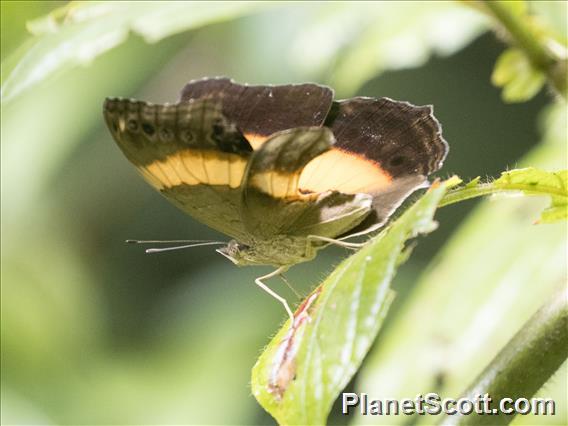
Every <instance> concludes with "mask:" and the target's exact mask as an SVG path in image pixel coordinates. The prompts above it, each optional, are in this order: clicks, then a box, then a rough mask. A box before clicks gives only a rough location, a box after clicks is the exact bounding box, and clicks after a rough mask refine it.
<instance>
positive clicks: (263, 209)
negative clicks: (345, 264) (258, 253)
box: [243, 127, 371, 238]
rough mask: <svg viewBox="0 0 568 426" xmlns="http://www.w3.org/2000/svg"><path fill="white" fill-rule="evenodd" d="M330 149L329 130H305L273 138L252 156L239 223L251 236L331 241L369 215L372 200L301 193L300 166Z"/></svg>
mask: <svg viewBox="0 0 568 426" xmlns="http://www.w3.org/2000/svg"><path fill="white" fill-rule="evenodd" d="M333 143H334V138H333V134H332V133H331V131H330V130H329V129H327V128H325V127H304V128H297V129H291V130H287V131H283V132H279V133H276V134H275V135H273V136H272V137H271V138H270V139H269V140H267V141H266V142H265V143H264V144H263V145H262V146H261V147H260V148H259V150H257V151H255V152H254V154H253V156H252V158H251V163H250V166H249V170H248V173H247V177H246V181H245V189H244V192H243V196H244V202H243V218H244V221H245V224H246V226H247V228H248V229H250V230H251V232H255V234H257V235H261V236H262V237H264V238H271V237H273V236H274V235H295V236H307V235H310V234H313V233H315V234H316V235H320V236H326V237H334V236H336V235H339V234H340V233H341V232H344V231H346V230H348V229H350V228H352V227H353V226H355V225H357V224H358V223H359V222H360V221H361V220H362V219H363V218H364V217H365V216H366V215H367V214H368V213H369V211H370V204H371V201H370V200H371V197H370V196H366V197H365V196H364V194H357V195H355V194H340V193H337V192H330V191H324V192H323V193H306V192H305V191H302V190H301V188H300V186H299V181H300V175H301V173H302V170H303V168H304V166H305V165H306V164H308V163H309V162H310V161H311V160H313V159H314V158H317V157H318V156H319V155H321V154H322V153H325V152H326V151H328V150H329V149H330V148H331V146H332V145H333Z"/></svg>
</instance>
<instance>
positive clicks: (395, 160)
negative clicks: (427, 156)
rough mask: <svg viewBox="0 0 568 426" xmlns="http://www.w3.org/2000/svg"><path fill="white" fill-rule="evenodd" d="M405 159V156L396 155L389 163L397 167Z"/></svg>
mask: <svg viewBox="0 0 568 426" xmlns="http://www.w3.org/2000/svg"><path fill="white" fill-rule="evenodd" d="M404 161H405V158H404V157H402V156H400V155H399V156H396V157H394V158H393V159H392V160H390V162H389V163H390V165H391V166H393V167H397V166H400V165H401V164H402V163H404Z"/></svg>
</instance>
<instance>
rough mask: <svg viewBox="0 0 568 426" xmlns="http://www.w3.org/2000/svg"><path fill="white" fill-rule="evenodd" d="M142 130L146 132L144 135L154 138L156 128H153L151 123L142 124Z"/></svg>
mask: <svg viewBox="0 0 568 426" xmlns="http://www.w3.org/2000/svg"><path fill="white" fill-rule="evenodd" d="M142 130H144V133H146V134H147V135H148V136H152V135H153V134H154V132H155V130H154V126H152V125H151V124H150V123H142Z"/></svg>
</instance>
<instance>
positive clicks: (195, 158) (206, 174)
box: [137, 149, 247, 190]
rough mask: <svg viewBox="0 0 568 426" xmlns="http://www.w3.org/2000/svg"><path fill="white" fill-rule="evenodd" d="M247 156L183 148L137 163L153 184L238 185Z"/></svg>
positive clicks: (161, 185) (160, 185)
mask: <svg viewBox="0 0 568 426" xmlns="http://www.w3.org/2000/svg"><path fill="white" fill-rule="evenodd" d="M246 165H247V158H243V157H242V156H240V155H237V154H232V153H226V152H220V151H216V152H211V151H207V150H200V149H187V150H183V151H179V152H177V153H175V154H172V155H170V156H168V157H167V158H166V159H165V160H163V161H160V160H156V161H154V162H153V163H151V164H147V165H145V166H137V167H138V169H139V170H140V172H141V173H142V175H143V176H144V178H145V179H146V180H147V181H148V182H149V183H150V184H151V185H152V186H154V187H155V188H157V189H158V190H159V189H162V188H171V187H173V186H177V185H181V184H186V185H199V184H208V185H225V186H228V187H230V188H237V187H239V186H240V184H241V181H242V179H243V176H244V174H245V169H246Z"/></svg>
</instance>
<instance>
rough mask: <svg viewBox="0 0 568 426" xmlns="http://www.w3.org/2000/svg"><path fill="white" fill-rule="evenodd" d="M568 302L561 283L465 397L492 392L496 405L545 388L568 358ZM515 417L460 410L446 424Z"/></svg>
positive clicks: (484, 422)
mask: <svg viewBox="0 0 568 426" xmlns="http://www.w3.org/2000/svg"><path fill="white" fill-rule="evenodd" d="M567 301H568V292H567V290H566V286H561V287H560V288H559V290H558V291H557V292H556V293H554V294H553V295H552V296H551V297H550V298H549V300H547V302H546V303H545V304H544V305H543V306H542V307H541V308H540V309H539V310H538V311H537V313H536V314H535V315H533V316H532V317H531V318H530V320H528V321H527V322H526V323H525V324H524V325H523V327H522V328H521V329H520V330H519V332H518V333H517V334H516V335H515V336H514V337H513V338H512V339H511V340H510V341H509V342H508V343H507V345H506V346H505V347H504V348H503V350H502V351H501V352H499V354H498V355H497V356H496V357H495V359H493V360H492V361H491V363H490V364H489V365H488V366H487V367H486V368H485V370H484V371H483V372H482V373H481V374H480V375H479V376H478V377H477V378H476V379H475V381H474V383H473V384H472V385H470V387H469V388H468V389H467V390H466V391H465V392H464V393H463V397H464V398H466V399H468V400H470V401H474V400H475V398H476V397H477V396H478V395H486V394H487V395H491V398H492V400H493V407H495V406H497V404H498V401H501V400H503V399H504V398H512V399H513V400H516V399H519V398H530V397H532V396H533V395H534V394H535V393H536V392H537V391H538V390H539V389H540V388H542V386H544V384H545V383H546V382H547V381H548V380H549V379H550V377H551V376H552V375H553V374H555V373H556V372H557V371H558V369H559V368H560V366H561V365H562V363H563V362H564V361H566V358H567V357H568V303H567ZM535 348H546V350H535ZM554 414H556V413H554ZM514 416H515V414H514V413H513V414H512V415H511V414H503V413H500V414H497V415H496V416H487V415H482V414H481V415H478V414H476V413H470V415H463V414H459V413H458V414H457V415H453V416H447V415H446V416H445V417H444V419H443V421H442V424H443V425H446V426H449V425H470V426H472V425H508V424H509V423H511V420H512V418H513V417H514Z"/></svg>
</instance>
